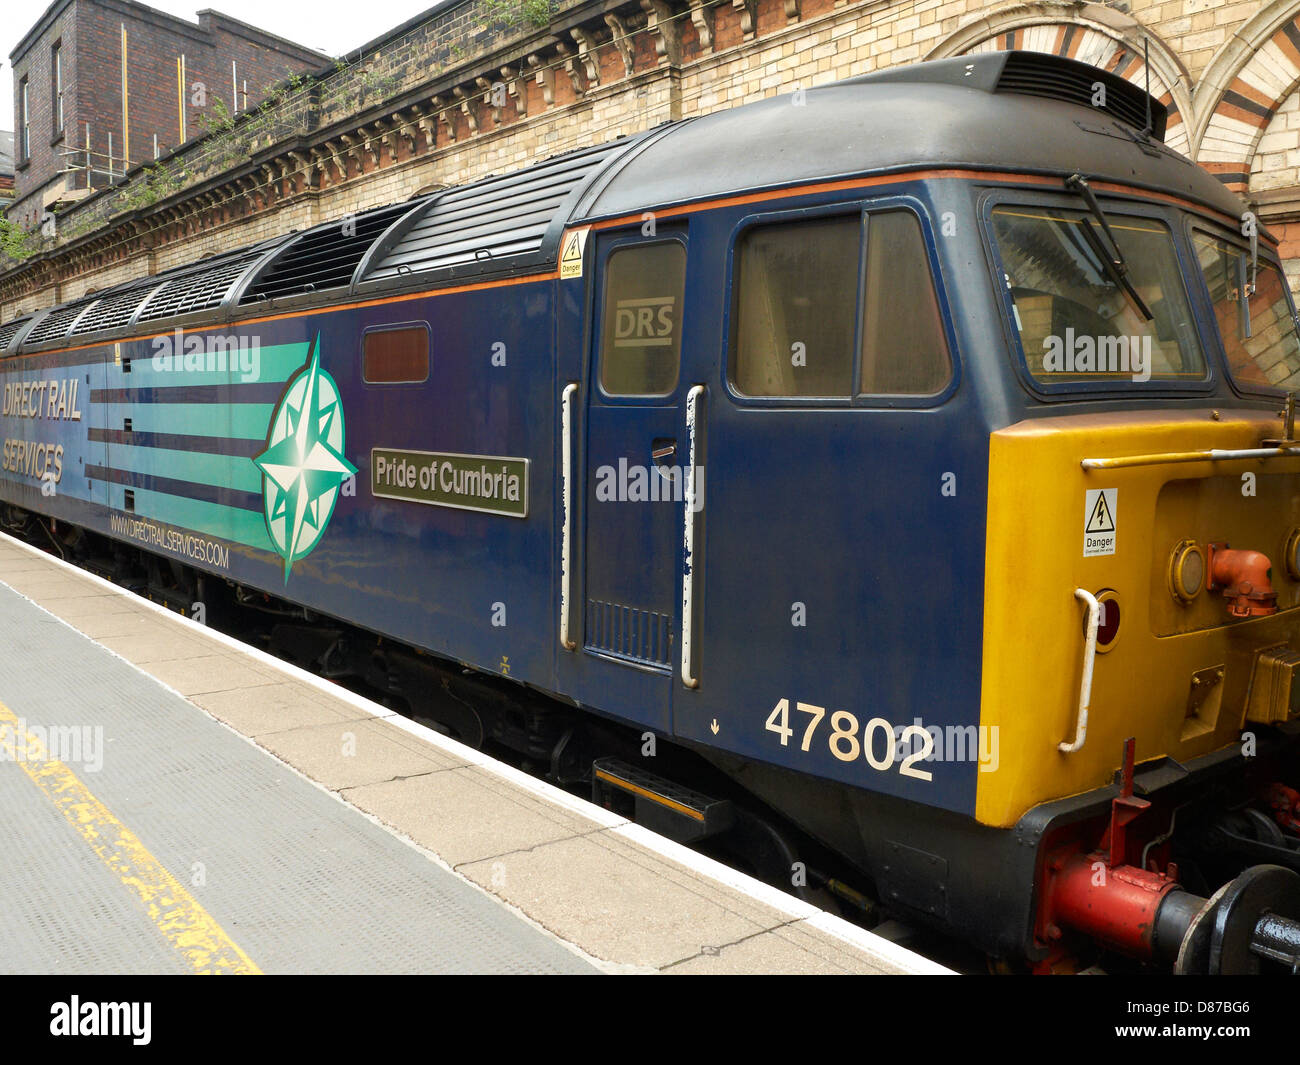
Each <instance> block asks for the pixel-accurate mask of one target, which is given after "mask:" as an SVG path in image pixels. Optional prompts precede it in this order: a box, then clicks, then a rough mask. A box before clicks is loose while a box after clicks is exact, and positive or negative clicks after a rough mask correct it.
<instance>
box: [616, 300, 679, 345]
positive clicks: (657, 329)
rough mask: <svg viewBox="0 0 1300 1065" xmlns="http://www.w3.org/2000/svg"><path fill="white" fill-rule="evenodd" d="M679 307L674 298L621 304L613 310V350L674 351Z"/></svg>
mask: <svg viewBox="0 0 1300 1065" xmlns="http://www.w3.org/2000/svg"><path fill="white" fill-rule="evenodd" d="M676 303H677V300H676V299H675V298H674V297H672V296H651V297H649V298H647V299H630V300H619V301H618V303H617V304H616V305H615V308H614V309H615V316H614V346H615V347H616V348H653V347H665V348H666V347H671V346H672V343H673V323H674V311H675V310H676Z"/></svg>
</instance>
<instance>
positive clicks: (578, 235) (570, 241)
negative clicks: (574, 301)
mask: <svg viewBox="0 0 1300 1065" xmlns="http://www.w3.org/2000/svg"><path fill="white" fill-rule="evenodd" d="M590 231H591V230H590V227H588V228H585V229H571V230H569V232H567V233H565V234H564V246H563V248H562V249H561V251H560V278H561V280H564V281H567V280H569V279H570V278H574V277H581V276H582V253H583V252H584V251H585V250H586V248H587V234H588V233H589V232H590Z"/></svg>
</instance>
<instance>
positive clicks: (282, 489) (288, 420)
mask: <svg viewBox="0 0 1300 1065" xmlns="http://www.w3.org/2000/svg"><path fill="white" fill-rule="evenodd" d="M343 440H344V437H343V404H342V402H341V401H340V399H339V390H338V387H337V386H336V385H335V384H334V378H332V377H331V376H330V375H329V374H328V373H326V372H325V371H324V370H322V369H321V366H320V334H319V333H318V334H317V335H316V339H315V340H314V341H313V342H312V345H311V349H310V351H309V352H308V359H307V362H306V364H305V365H304V366H303V368H302V369H301V370H299V371H298V372H297V374H295V375H294V376H293V378H292V379H291V380H290V381H289V383H288V385H286V386H285V390H284V394H283V395H282V396H281V397H280V403H279V405H278V406H277V407H276V408H275V414H273V415H272V416H271V429H270V432H269V433H268V434H267V439H266V450H265V451H263V452H262V453H261V454H260V455H258V456H257V457H256V458H254V459H253V462H254V463H256V464H257V468H258V469H260V470H261V471H262V507H263V511H264V512H265V514H266V530H267V532H268V533H269V534H270V536H271V543H272V544H273V545H275V549H276V551H278V552H279V553H280V556H281V557H282V558H283V559H284V583H285V584H288V583H289V570H290V569H291V568H292V566H293V564H294V563H295V562H297V561H298V560H299V559H300V558H305V557H306V556H307V555H309V554H310V553H311V551H312V549H313V548H315V546H316V545H317V544H318V543H319V542H320V538H321V537H322V536H324V535H325V527H326V526H327V525H328V524H329V520H330V518H331V517H332V516H333V514H334V504H335V503H337V502H338V498H339V492H340V491H341V489H342V486H343V482H344V481H346V480H347V479H348V478H349V477H351V476H352V475H353V474H355V473H356V472H357V468H356V467H355V466H353V465H352V463H350V462H349V461H348V460H347V459H346V458H345V457H344V456H343Z"/></svg>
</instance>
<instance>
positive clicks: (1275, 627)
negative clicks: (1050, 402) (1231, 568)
mask: <svg viewBox="0 0 1300 1065" xmlns="http://www.w3.org/2000/svg"><path fill="white" fill-rule="evenodd" d="M1280 426H1281V423H1280V420H1279V419H1278V418H1277V417H1276V416H1275V415H1270V414H1268V413H1267V412H1263V411H1231V412H1224V413H1223V414H1222V415H1221V416H1220V417H1217V418H1216V417H1215V416H1214V415H1213V414H1212V412H1211V411H1209V410H1199V411H1179V412H1152V411H1134V412H1131V413H1130V412H1127V411H1123V412H1114V413H1107V414H1091V415H1070V416H1063V417H1052V418H1036V419H1032V420H1028V421H1024V422H1020V423H1018V424H1016V425H1013V426H1010V427H1008V428H1006V429H1003V430H1000V431H999V432H996V433H994V434H993V436H992V438H991V440H990V453H989V507H988V519H987V529H988V537H987V544H988V546H987V553H986V568H985V580H984V603H985V612H984V656H983V664H984V671H983V682H982V695H981V698H982V702H981V724H982V725H983V726H985V727H986V728H996V729H997V730H998V731H997V735H998V739H999V743H1000V748H1001V751H1002V752H1003V753H1002V757H1001V759H1000V763H999V766H998V768H997V769H996V771H994V772H989V773H980V774H979V776H978V781H979V782H978V790H977V793H976V816H977V818H978V819H979V820H980V821H982V822H984V823H986V824H990V825H999V826H1010V825H1012V824H1014V823H1015V822H1016V821H1017V820H1018V819H1019V818H1020V817H1021V816H1022V815H1023V814H1024V813H1025V811H1026V810H1028V809H1029V808H1030V807H1032V806H1035V805H1037V804H1039V803H1042V802H1047V801H1049V800H1052V799H1058V798H1063V797H1066V796H1069V795H1075V794H1079V793H1081V792H1085V791H1091V790H1093V789H1095V788H1099V787H1102V786H1104V785H1106V784H1108V783H1110V782H1111V780H1112V779H1113V776H1114V772H1115V770H1116V769H1117V768H1118V766H1119V764H1120V759H1121V751H1122V746H1123V743H1124V741H1125V740H1126V739H1127V738H1128V737H1130V736H1133V737H1135V738H1136V740H1137V758H1138V760H1139V761H1147V760H1150V759H1153V758H1158V757H1160V756H1163V755H1167V756H1169V757H1171V758H1174V759H1176V760H1178V761H1180V762H1182V761H1187V760H1189V759H1191V758H1195V757H1197V756H1199V755H1202V754H1206V753H1209V752H1210V751H1213V750H1216V749H1219V748H1221V747H1226V746H1228V745H1230V744H1235V743H1238V742H1239V741H1240V737H1241V731H1242V727H1243V725H1244V724H1246V722H1247V715H1248V711H1249V714H1250V715H1251V716H1250V721H1252V722H1257V723H1260V724H1266V723H1267V722H1268V721H1276V720H1280V718H1279V717H1278V715H1279V714H1280V713H1283V712H1285V713H1290V709H1289V708H1290V706H1291V705H1292V704H1291V700H1292V697H1293V695H1292V693H1293V692H1295V693H1296V694H1295V698H1296V699H1298V700H1300V691H1297V686H1298V685H1300V681H1297V683H1296V685H1293V684H1292V680H1294V679H1295V677H1294V670H1293V667H1292V666H1291V665H1290V663H1291V658H1290V657H1288V656H1289V655H1290V654H1291V652H1300V610H1297V609H1296V607H1297V606H1298V605H1300V582H1296V581H1293V580H1292V579H1291V578H1290V576H1289V575H1288V573H1287V571H1286V566H1285V564H1284V561H1283V554H1282V552H1283V551H1284V549H1285V545H1286V541H1287V537H1288V534H1289V532H1290V530H1291V529H1292V528H1293V527H1294V526H1296V525H1297V524H1300V458H1269V459H1264V460H1260V459H1246V460H1229V461H1209V460H1205V461H1197V462H1182V463H1174V462H1159V461H1155V462H1145V463H1143V464H1141V465H1134V466H1126V467H1122V468H1115V469H1089V470H1085V469H1084V468H1083V467H1082V465H1081V463H1082V460H1083V459H1085V458H1119V457H1124V456H1135V455H1161V454H1174V453H1183V452H1188V451H1199V450H1202V449H1207V448H1216V449H1225V450H1227V449H1240V448H1254V447H1259V446H1260V445H1261V442H1262V441H1263V440H1264V439H1266V438H1268V437H1274V436H1277V435H1278V434H1279V430H1280ZM1245 474H1251V475H1252V476H1251V477H1244V476H1243V475H1245ZM1210 540H1214V541H1218V542H1227V543H1229V544H1230V545H1231V546H1232V547H1233V548H1241V549H1248V550H1254V551H1261V552H1264V553H1265V554H1267V555H1268V556H1269V558H1270V560H1271V561H1272V562H1273V564H1274V565H1273V569H1272V580H1273V586H1274V590H1275V591H1276V592H1277V593H1278V612H1277V613H1276V614H1273V615H1271V616H1267V617H1258V618H1248V619H1235V618H1232V617H1230V616H1229V615H1228V612H1227V607H1226V604H1225V601H1224V599H1223V597H1222V595H1221V594H1220V593H1219V592H1217V591H1213V590H1209V589H1206V588H1202V590H1201V591H1200V593H1199V594H1198V595H1196V596H1195V597H1193V598H1192V599H1191V601H1190V602H1183V601H1180V600H1179V599H1178V598H1176V597H1175V595H1174V594H1173V591H1172V590H1171V587H1170V579H1169V570H1170V563H1171V559H1172V557H1173V556H1174V553H1175V550H1176V549H1177V548H1178V547H1179V545H1180V544H1182V543H1185V542H1187V541H1195V542H1197V543H1199V544H1201V545H1202V546H1204V544H1205V543H1206V542H1208V541H1210ZM1076 588H1082V589H1084V590H1085V591H1088V592H1090V593H1092V594H1093V595H1099V594H1100V593H1102V592H1103V591H1108V592H1110V593H1112V594H1110V595H1107V596H1105V597H1103V598H1107V599H1111V600H1113V601H1115V602H1117V603H1118V604H1119V617H1120V627H1119V631H1118V634H1117V636H1116V638H1115V639H1114V642H1113V643H1112V644H1111V645H1110V647H1109V649H1107V650H1105V651H1104V653H1099V654H1097V656H1096V659H1095V666H1094V673H1093V682H1092V693H1091V699H1090V710H1089V716H1088V727H1087V738H1086V741H1085V743H1084V746H1083V747H1082V748H1081V749H1080V750H1077V751H1075V752H1073V753H1065V752H1062V751H1061V750H1060V749H1059V746H1058V745H1059V744H1060V743H1061V742H1062V741H1063V740H1072V739H1073V738H1074V735H1075V730H1076V722H1077V715H1078V709H1079V697H1080V681H1081V679H1082V675H1083V661H1084V643H1085V624H1084V622H1085V616H1086V615H1085V610H1084V607H1083V605H1082V604H1081V602H1080V601H1079V600H1078V599H1076V597H1075V595H1074V592H1075V589H1076ZM1104 628H1105V625H1104V619H1103V629H1104ZM1270 649H1272V650H1270ZM1269 656H1271V657H1269ZM1297 661H1300V658H1297ZM1283 708H1285V709H1283ZM1270 715H1271V716H1270Z"/></svg>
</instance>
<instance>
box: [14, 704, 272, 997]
mask: <svg viewBox="0 0 1300 1065" xmlns="http://www.w3.org/2000/svg"><path fill="white" fill-rule="evenodd" d="M5 726H7V727H5ZM20 728H21V722H20V721H19V719H18V718H17V717H16V716H15V715H14V712H13V711H12V710H10V709H9V707H7V706H5V705H4V703H0V748H3V749H4V751H5V753H6V756H7V757H8V758H9V759H10V760H12V761H15V762H17V763H18V766H19V768H20V769H22V771H23V772H24V773H26V774H27V776H28V777H29V778H30V779H31V781H32V782H33V783H34V784H35V785H36V786H37V787H38V788H40V789H41V790H42V791H43V792H45V795H46V797H47V798H49V799H50V801H51V802H53V803H54V805H55V807H57V808H58V810H59V812H60V813H62V814H63V816H64V817H65V818H67V820H68V823H69V824H71V825H72V827H73V828H74V829H76V830H77V832H78V834H79V835H80V836H81V838H82V839H84V840H85V841H86V842H87V843H88V844H90V847H91V849H92V850H93V851H94V852H95V853H96V854H97V855H98V856H99V859H100V861H102V862H103V863H104V864H105V865H106V866H108V868H109V869H110V870H111V871H112V872H113V873H114V874H115V875H116V876H117V877H118V879H119V880H121V881H122V883H123V885H125V886H126V887H127V888H128V889H129V890H130V891H133V892H134V893H135V894H136V895H137V896H138V897H139V899H140V901H141V903H143V904H144V908H145V912H146V913H147V914H148V915H149V919H150V920H151V921H153V923H154V924H155V925H156V926H157V928H158V930H159V931H160V932H161V933H162V934H163V936H164V937H165V938H166V939H167V941H168V942H170V943H171V945H172V946H173V947H175V948H176V949H177V950H178V951H180V953H181V954H182V955H183V956H184V958H185V960H186V961H187V962H188V963H189V964H190V965H191V966H192V967H193V969H194V971H195V972H196V973H201V974H223V973H224V974H242V975H260V974H261V970H260V969H259V968H258V967H257V966H256V965H255V964H254V962H253V960H252V959H251V958H250V957H249V956H248V955H247V954H245V953H244V952H243V951H242V950H241V949H240V948H239V946H238V945H237V944H236V943H235V942H234V940H232V939H231V938H230V937H229V936H228V935H227V934H226V932H225V929H223V928H222V927H221V925H219V924H218V923H217V922H216V920H215V919H214V918H213V917H212V915H211V914H210V913H208V911H207V910H205V909H204V908H203V907H202V906H201V905H200V904H199V902H198V900H197V899H195V898H194V896H193V895H191V894H190V893H189V892H188V891H186V890H185V888H184V887H183V886H182V885H181V883H180V881H178V880H177V879H176V878H175V877H174V876H172V874H171V873H169V872H168V871H167V869H166V867H164V866H163V864H162V863H161V862H159V861H158V859H157V858H155V857H154V856H153V855H152V854H151V853H149V850H148V848H147V847H145V845H144V844H143V843H141V842H140V838H139V837H138V836H137V835H136V834H135V833H134V832H132V831H131V830H130V829H129V828H127V827H126V826H125V825H124V824H122V822H121V821H119V820H118V819H117V818H116V817H114V816H113V814H112V812H111V811H110V810H109V809H108V807H107V806H105V805H104V804H103V803H102V802H100V801H99V799H97V798H96V797H95V796H94V795H93V794H92V793H91V791H90V789H89V788H87V787H86V785H85V784H83V783H82V782H81V780H80V779H79V778H78V777H77V775H76V774H75V773H73V772H72V770H71V769H69V768H68V767H67V766H66V765H64V764H63V763H62V762H59V761H52V760H46V759H45V755H46V754H47V752H46V751H45V750H44V749H43V748H42V747H41V743H40V739H39V737H37V736H34V735H32V734H31V733H30V732H26V733H25V734H24V735H23V737H22V742H23V744H24V750H23V757H21V758H20V757H18V755H17V751H16V747H17V744H16V740H17V738H18V733H19V729H20Z"/></svg>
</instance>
